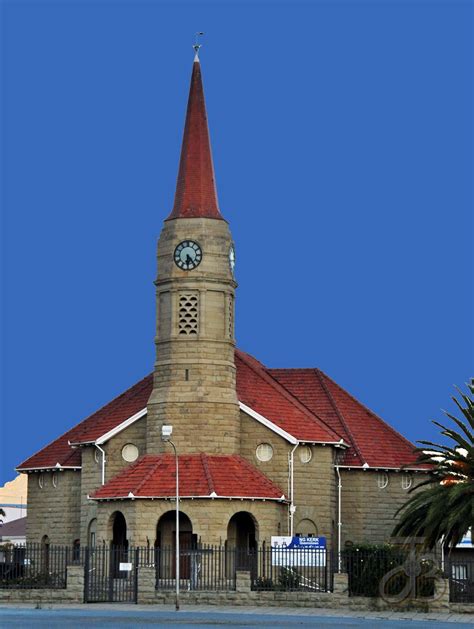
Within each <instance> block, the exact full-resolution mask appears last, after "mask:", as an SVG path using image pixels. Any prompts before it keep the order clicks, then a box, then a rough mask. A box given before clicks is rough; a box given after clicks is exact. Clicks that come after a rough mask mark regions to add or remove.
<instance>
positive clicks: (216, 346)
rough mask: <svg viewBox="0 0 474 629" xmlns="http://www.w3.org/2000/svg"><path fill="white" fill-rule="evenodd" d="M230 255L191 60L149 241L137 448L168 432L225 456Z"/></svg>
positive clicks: (231, 425) (189, 448)
mask: <svg viewBox="0 0 474 629" xmlns="http://www.w3.org/2000/svg"><path fill="white" fill-rule="evenodd" d="M233 263H234V248H233V242H232V236H231V234H230V231H229V227H228V224H227V222H226V221H225V220H223V218H222V216H221V213H220V210H219V205H218V202H217V192H216V185H215V179H214V168H213V163H212V153H211V144H210V138H209V130H208V124H207V116H206V106H205V101H204V91H203V85H202V76H201V64H200V62H199V59H197V58H195V60H194V63H193V70H192V76H191V87H190V91H189V100H188V108H187V112H186V123H185V128H184V136H183V144H182V149H181V159H180V164H179V173H178V181H177V186H176V195H175V201H174V207H173V211H172V212H171V214H170V216H169V217H168V218H167V219H166V220H165V222H164V226H163V229H162V232H161V235H160V238H159V240H158V275H157V279H156V281H155V285H156V305H157V325H156V338H155V343H156V362H155V372H154V383H153V392H152V394H151V397H150V400H149V402H148V413H147V432H148V437H147V449H148V451H149V452H160V451H162V448H163V446H162V443H161V438H160V433H161V426H162V425H163V424H172V425H173V427H174V431H173V440H174V441H175V443H177V444H178V445H179V448H180V452H183V453H184V452H207V453H225V454H235V453H238V451H239V422H240V415H239V413H240V411H239V404H238V400H237V394H236V388H235V363H234V348H235V341H234V291H235V288H236V286H237V284H236V282H235V280H234V275H233Z"/></svg>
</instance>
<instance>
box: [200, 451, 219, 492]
mask: <svg viewBox="0 0 474 629" xmlns="http://www.w3.org/2000/svg"><path fill="white" fill-rule="evenodd" d="M201 465H202V468H203V470H204V476H205V477H206V480H207V484H208V487H209V495H211V494H212V493H213V492H214V493H216V489H215V486H214V480H213V478H212V474H211V470H210V469H209V461H208V457H207V454H205V453H204V452H201Z"/></svg>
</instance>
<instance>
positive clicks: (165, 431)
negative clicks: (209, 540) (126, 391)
mask: <svg viewBox="0 0 474 629" xmlns="http://www.w3.org/2000/svg"><path fill="white" fill-rule="evenodd" d="M172 434H173V426H166V425H163V426H162V427H161V440H162V441H165V442H167V443H169V444H171V445H172V446H173V450H174V457H175V460H176V569H175V573H176V574H175V576H176V611H178V610H179V462H178V451H177V450H176V446H175V445H174V443H173V442H172V441H171V435H172Z"/></svg>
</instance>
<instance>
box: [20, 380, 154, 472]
mask: <svg viewBox="0 0 474 629" xmlns="http://www.w3.org/2000/svg"><path fill="white" fill-rule="evenodd" d="M152 386H153V376H152V375H148V376H146V377H145V378H143V380H140V382H137V383H136V384H135V385H133V387H130V389H127V391H125V392H124V393H122V394H121V395H119V396H118V397H116V398H115V399H114V400H112V401H111V402H109V403H108V404H106V405H105V406H103V407H102V408H101V409H99V410H98V411H96V412H95V413H93V414H92V415H90V416H89V417H88V418H87V419H84V420H83V421H81V422H80V423H79V424H77V425H76V426H74V428H72V429H71V430H68V432H66V433H64V434H63V435H61V436H60V437H58V438H57V439H55V440H54V441H52V442H51V443H50V444H49V445H47V446H45V447H44V448H42V449H41V450H40V451H39V452H37V453H36V454H34V455H33V456H30V457H29V458H28V459H26V461H23V463H21V465H19V466H18V467H17V469H18V470H20V471H21V470H27V469H38V468H51V467H55V466H56V465H57V464H58V463H59V465H60V466H61V467H80V466H81V453H80V451H79V450H78V449H74V448H71V446H70V445H69V442H70V443H89V442H93V441H95V440H96V439H98V438H99V437H101V436H102V435H105V434H106V433H107V432H109V430H112V428H115V427H116V426H118V425H119V424H121V423H122V422H124V421H125V420H126V419H129V418H130V417H132V416H133V415H135V413H138V412H139V411H141V410H143V409H144V408H145V407H146V404H147V402H148V398H149V397H150V393H151V390H152Z"/></svg>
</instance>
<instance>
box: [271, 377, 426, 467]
mask: <svg viewBox="0 0 474 629" xmlns="http://www.w3.org/2000/svg"><path fill="white" fill-rule="evenodd" d="M269 371H270V373H271V374H272V375H273V376H274V377H275V378H276V379H277V380H278V381H279V382H280V383H281V384H282V385H283V386H284V387H285V388H287V389H288V390H289V391H291V392H292V393H293V394H294V395H295V396H296V397H298V399H299V400H301V402H302V403H303V404H304V405H305V406H307V408H309V409H310V410H311V411H313V412H314V413H317V414H318V415H319V416H320V417H322V418H323V419H324V420H325V421H326V422H327V423H328V424H329V425H330V426H331V427H332V428H333V429H334V430H336V431H337V432H338V433H339V434H341V435H342V436H343V438H344V441H346V442H348V443H349V444H350V445H351V447H350V448H349V449H348V450H346V451H345V453H344V457H343V460H342V462H341V465H343V466H350V467H362V466H364V465H366V467H367V465H368V466H369V467H371V468H386V469H389V468H394V469H400V468H401V467H403V466H405V465H408V466H410V468H417V469H425V467H426V466H421V465H417V464H416V459H417V456H416V454H415V453H414V452H413V450H414V448H415V446H414V445H413V444H412V443H411V442H410V441H408V439H405V437H403V436H402V435H401V434H400V433H398V432H397V431H396V430H395V429H394V428H392V427H391V426H389V425H388V424H387V423H386V422H384V421H383V419H381V418H380V417H379V416H378V415H376V414H375V413H373V412H372V411H371V410H370V409H368V408H367V407H366V406H364V405H363V404H362V403H361V402H359V401H358V400H356V399H355V398H354V397H353V396H352V395H350V394H349V393H348V392H347V391H346V390H345V389H343V388H342V387H340V386H339V385H338V384H336V383H335V382H334V380H332V379H331V378H330V377H329V376H327V375H326V374H325V373H324V372H322V371H321V370H320V369H270V370H269Z"/></svg>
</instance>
